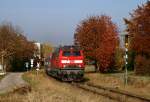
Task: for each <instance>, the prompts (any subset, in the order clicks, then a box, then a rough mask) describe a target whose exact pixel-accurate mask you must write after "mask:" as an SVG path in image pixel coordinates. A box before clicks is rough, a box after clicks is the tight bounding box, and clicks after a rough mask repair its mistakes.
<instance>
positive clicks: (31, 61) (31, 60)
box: [30, 59, 34, 69]
mask: <svg viewBox="0 0 150 102" xmlns="http://www.w3.org/2000/svg"><path fill="white" fill-rule="evenodd" d="M33 61H34V59H30V63H31V69H32V68H33Z"/></svg>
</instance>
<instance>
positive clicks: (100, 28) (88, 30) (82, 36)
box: [75, 15, 118, 72]
mask: <svg viewBox="0 0 150 102" xmlns="http://www.w3.org/2000/svg"><path fill="white" fill-rule="evenodd" d="M75 34H76V40H77V41H78V42H79V45H80V46H81V47H82V48H83V50H84V54H85V55H86V57H90V58H92V59H94V60H95V61H96V62H97V64H98V66H99V70H100V71H102V72H104V71H108V70H109V69H110V68H112V66H113V64H114V54H115V49H116V46H117V41H118V29H117V26H116V25H115V24H114V23H113V22H112V21H111V17H109V16H106V15H102V16H92V17H89V18H88V19H85V20H83V21H82V22H81V23H80V24H79V25H78V26H77V29H76V32H75Z"/></svg>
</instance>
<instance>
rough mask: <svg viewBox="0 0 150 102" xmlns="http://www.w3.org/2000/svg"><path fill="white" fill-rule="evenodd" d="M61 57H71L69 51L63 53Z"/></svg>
mask: <svg viewBox="0 0 150 102" xmlns="http://www.w3.org/2000/svg"><path fill="white" fill-rule="evenodd" d="M62 55H63V56H71V52H70V51H63V54H62Z"/></svg>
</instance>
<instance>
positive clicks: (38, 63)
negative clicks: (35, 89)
mask: <svg viewBox="0 0 150 102" xmlns="http://www.w3.org/2000/svg"><path fill="white" fill-rule="evenodd" d="M39 68H40V62H37V68H36V72H37V75H38V71H39V70H40V69H39Z"/></svg>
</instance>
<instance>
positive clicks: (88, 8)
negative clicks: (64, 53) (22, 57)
mask: <svg viewBox="0 0 150 102" xmlns="http://www.w3.org/2000/svg"><path fill="white" fill-rule="evenodd" d="M146 1H147V0H0V23H2V22H4V21H7V22H11V23H13V25H15V26H20V28H21V29H22V30H23V31H24V33H25V35H26V36H27V37H28V38H29V39H30V40H35V41H39V42H51V43H53V44H55V45H59V44H71V43H72V41H73V34H74V32H75V28H76V26H77V24H79V22H80V21H81V20H83V19H85V18H87V17H88V16H91V15H101V14H106V15H109V16H111V17H112V20H113V22H115V23H116V24H118V26H119V28H120V29H121V30H123V29H124V27H125V26H124V23H123V20H122V18H123V17H129V12H132V11H133V9H135V8H137V5H141V4H143V3H145V2H146Z"/></svg>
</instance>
